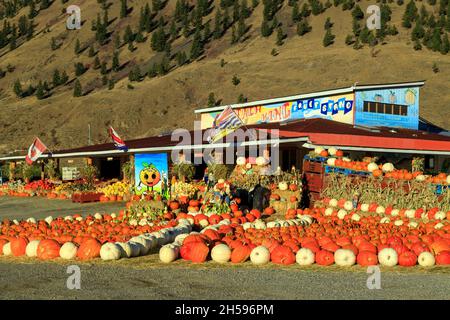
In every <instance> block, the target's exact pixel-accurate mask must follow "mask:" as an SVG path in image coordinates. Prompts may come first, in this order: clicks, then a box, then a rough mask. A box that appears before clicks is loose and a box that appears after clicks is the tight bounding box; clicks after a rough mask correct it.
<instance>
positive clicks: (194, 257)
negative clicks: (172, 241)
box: [180, 242, 209, 263]
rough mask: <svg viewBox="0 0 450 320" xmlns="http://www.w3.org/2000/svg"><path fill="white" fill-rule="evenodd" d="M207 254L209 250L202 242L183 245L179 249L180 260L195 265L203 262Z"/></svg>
mask: <svg viewBox="0 0 450 320" xmlns="http://www.w3.org/2000/svg"><path fill="white" fill-rule="evenodd" d="M208 254H209V248H208V246H207V245H206V244H204V243H203V242H189V243H184V244H183V245H182V246H181V249H180V255H181V258H183V259H185V260H191V261H192V262H195V263H201V262H205V261H206V258H207V257H208Z"/></svg>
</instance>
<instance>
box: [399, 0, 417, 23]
mask: <svg viewBox="0 0 450 320" xmlns="http://www.w3.org/2000/svg"><path fill="white" fill-rule="evenodd" d="M416 18H417V7H416V4H415V3H414V0H410V2H409V3H408V4H407V5H406V9H405V13H404V14H403V18H402V26H403V27H405V28H411V26H412V22H413V21H415V20H416Z"/></svg>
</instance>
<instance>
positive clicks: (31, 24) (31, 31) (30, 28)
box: [27, 20, 34, 40]
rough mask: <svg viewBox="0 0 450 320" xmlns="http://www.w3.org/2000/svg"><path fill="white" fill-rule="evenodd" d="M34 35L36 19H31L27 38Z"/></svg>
mask: <svg viewBox="0 0 450 320" xmlns="http://www.w3.org/2000/svg"><path fill="white" fill-rule="evenodd" d="M33 35H34V21H33V20H31V21H30V24H29V26H28V30H27V40H30V39H31V38H33Z"/></svg>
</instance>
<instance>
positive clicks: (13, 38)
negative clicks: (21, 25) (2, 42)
mask: <svg viewBox="0 0 450 320" xmlns="http://www.w3.org/2000/svg"><path fill="white" fill-rule="evenodd" d="M16 41H17V29H16V25H13V28H12V34H11V38H10V39H9V49H10V50H11V51H12V50H14V49H15V48H16V47H17V42H16Z"/></svg>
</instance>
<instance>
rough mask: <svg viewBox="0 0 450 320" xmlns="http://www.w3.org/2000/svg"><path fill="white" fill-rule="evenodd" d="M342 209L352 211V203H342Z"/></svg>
mask: <svg viewBox="0 0 450 320" xmlns="http://www.w3.org/2000/svg"><path fill="white" fill-rule="evenodd" d="M344 209H345V210H347V211H351V210H353V203H352V202H351V201H345V202H344Z"/></svg>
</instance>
